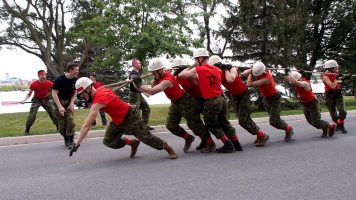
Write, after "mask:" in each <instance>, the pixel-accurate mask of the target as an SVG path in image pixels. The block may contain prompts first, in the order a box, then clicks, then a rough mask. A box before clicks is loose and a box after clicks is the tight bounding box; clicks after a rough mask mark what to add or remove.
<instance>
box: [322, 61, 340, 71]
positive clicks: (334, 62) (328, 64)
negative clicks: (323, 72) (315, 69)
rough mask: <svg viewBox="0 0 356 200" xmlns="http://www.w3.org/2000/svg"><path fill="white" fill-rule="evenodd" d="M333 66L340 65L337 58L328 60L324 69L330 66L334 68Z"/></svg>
mask: <svg viewBox="0 0 356 200" xmlns="http://www.w3.org/2000/svg"><path fill="white" fill-rule="evenodd" d="M333 67H339V65H338V64H337V62H336V60H328V61H326V62H325V64H324V69H329V68H333Z"/></svg>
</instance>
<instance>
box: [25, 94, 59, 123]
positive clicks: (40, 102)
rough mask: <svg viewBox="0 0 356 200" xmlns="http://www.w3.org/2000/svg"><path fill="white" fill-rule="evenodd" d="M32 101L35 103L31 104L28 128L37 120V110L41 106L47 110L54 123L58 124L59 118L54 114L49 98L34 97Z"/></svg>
mask: <svg viewBox="0 0 356 200" xmlns="http://www.w3.org/2000/svg"><path fill="white" fill-rule="evenodd" d="M32 102H33V103H32V104H31V108H30V114H29V115H28V117H27V121H26V128H28V129H29V128H30V127H31V126H32V125H33V123H34V122H35V121H36V115H37V111H38V109H39V108H40V106H42V107H43V108H44V109H45V110H46V112H47V113H48V115H49V117H50V118H51V120H52V122H53V124H55V125H57V118H56V117H55V116H54V112H53V107H52V105H51V103H50V102H49V100H48V98H47V99H37V98H32Z"/></svg>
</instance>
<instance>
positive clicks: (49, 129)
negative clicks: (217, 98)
mask: <svg viewBox="0 0 356 200" xmlns="http://www.w3.org/2000/svg"><path fill="white" fill-rule="evenodd" d="M345 105H346V110H356V100H355V99H354V98H353V97H345ZM168 108H169V105H166V104H164V105H152V106H151V115H150V125H160V124H165V123H166V118H167V114H168ZM321 110H322V112H326V111H327V109H326V108H325V106H324V105H321ZM88 112H89V110H88V109H81V110H76V111H75V113H74V119H75V124H76V127H75V129H76V131H79V130H80V128H81V125H82V124H83V122H84V121H85V119H86V116H87V114H88ZM302 113H303V112H302V109H301V108H299V109H295V110H283V111H282V113H281V114H282V115H296V114H302ZM27 116H28V112H26V113H11V114H1V115H0V137H9V136H20V135H23V132H24V129H25V123H26V119H27ZM106 116H107V119H108V121H111V118H110V117H109V116H108V115H106ZM229 116H230V119H236V115H235V113H230V114H229ZM266 116H268V115H267V113H266V112H265V111H257V112H254V113H253V114H252V117H254V118H256V117H266ZM96 122H97V125H96V127H93V128H92V130H95V129H102V128H103V127H102V125H101V120H100V116H99V115H98V117H97V119H96ZM182 123H185V121H184V120H182ZM49 133H56V128H55V126H54V125H53V124H52V122H51V120H50V118H49V116H48V115H47V113H46V112H38V114H37V119H36V121H35V124H34V125H33V126H32V127H31V130H30V134H31V135H41V134H49Z"/></svg>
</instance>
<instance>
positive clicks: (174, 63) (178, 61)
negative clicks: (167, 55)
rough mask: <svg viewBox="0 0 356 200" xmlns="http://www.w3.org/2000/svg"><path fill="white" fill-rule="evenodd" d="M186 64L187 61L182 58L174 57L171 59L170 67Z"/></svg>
mask: <svg viewBox="0 0 356 200" xmlns="http://www.w3.org/2000/svg"><path fill="white" fill-rule="evenodd" d="M188 65H189V64H188V62H187V61H186V60H185V59H183V58H175V59H174V60H173V61H172V67H183V66H188Z"/></svg>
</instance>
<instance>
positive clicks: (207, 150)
mask: <svg viewBox="0 0 356 200" xmlns="http://www.w3.org/2000/svg"><path fill="white" fill-rule="evenodd" d="M215 148H216V145H215V143H214V142H209V143H207V144H206V145H205V147H204V148H202V149H201V150H200V152H201V153H210V152H213V151H215Z"/></svg>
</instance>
